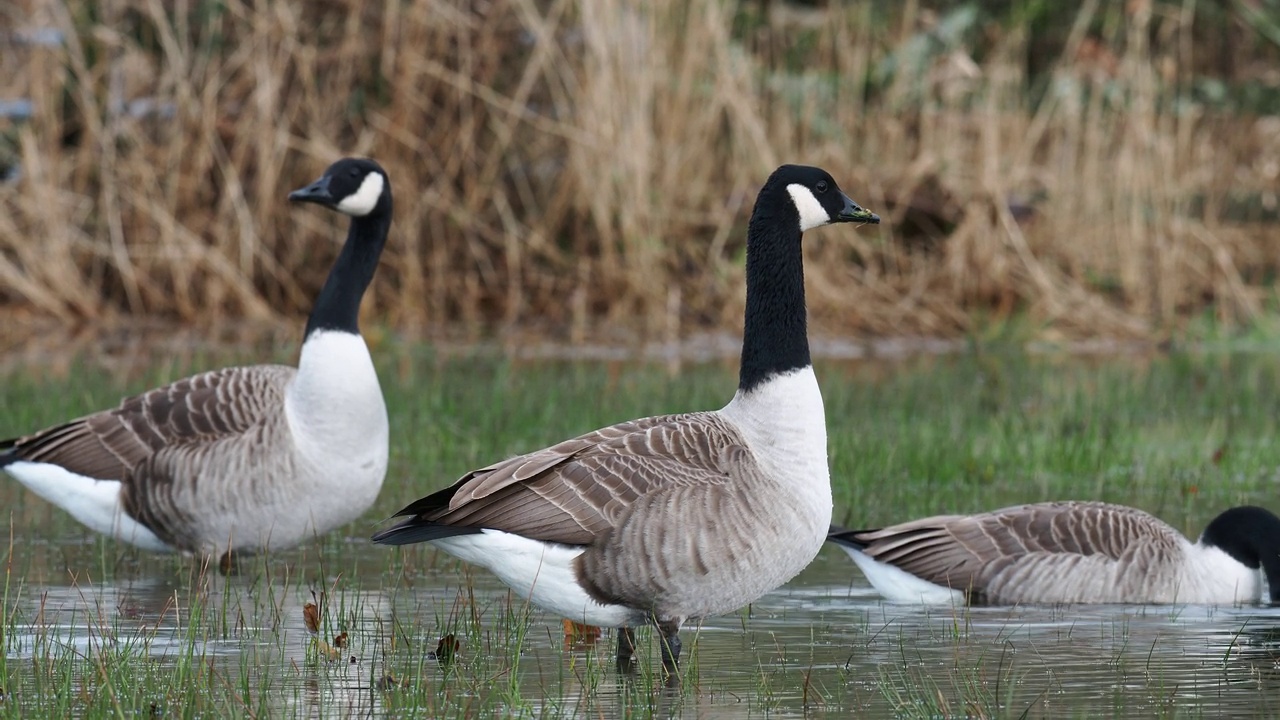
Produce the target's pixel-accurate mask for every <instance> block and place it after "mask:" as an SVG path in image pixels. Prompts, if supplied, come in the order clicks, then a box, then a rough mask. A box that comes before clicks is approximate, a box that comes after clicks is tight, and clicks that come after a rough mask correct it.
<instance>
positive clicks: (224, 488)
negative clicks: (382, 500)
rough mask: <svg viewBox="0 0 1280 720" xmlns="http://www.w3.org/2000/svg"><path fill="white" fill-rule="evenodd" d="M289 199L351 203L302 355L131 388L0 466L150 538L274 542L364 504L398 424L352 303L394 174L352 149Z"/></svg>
mask: <svg viewBox="0 0 1280 720" xmlns="http://www.w3.org/2000/svg"><path fill="white" fill-rule="evenodd" d="M289 199H290V200H291V201H294V202H307V203H316V204H319V205H323V206H325V207H329V208H332V209H334V210H337V211H338V212H340V213H344V214H346V215H349V216H351V227H350V231H349V233H348V235H347V240H346V244H345V245H343V247H342V251H341V253H340V254H339V256H338V259H337V261H336V262H335V263H334V266H333V269H332V270H331V271H330V272H329V277H328V279H327V280H326V281H325V284H324V287H323V289H322V290H321V291H320V295H319V297H318V298H317V299H316V304H315V307H314V309H313V310H312V311H311V316H310V318H309V319H308V321H307V328H306V334H305V336H304V339H303V343H302V352H301V355H300V357H299V359H298V367H297V368H293V367H288V366H283V365H253V366H247V367H231V368H224V369H221V370H214V371H212V372H206V373H202V374H199V375H194V376H192V377H189V378H185V379H183V380H179V381H177V382H174V383H172V384H170V385H166V386H164V387H161V388H157V389H155V390H150V391H148V392H145V393H142V394H140V395H136V396H133V397H129V398H125V399H124V400H122V401H121V402H120V405H119V406H118V407H116V408H114V409H111V410H104V411H102V412H98V413H94V414H92V415H87V416H85V417H82V418H79V419H76V420H72V421H70V422H68V423H65V424H62V425H58V426H55V427H51V428H48V429H45V430H41V431H39V432H36V433H34V434H31V435H28V436H26V437H21V438H17V439H13V440H7V441H4V442H0V468H3V469H4V471H5V472H7V473H8V474H9V475H11V476H12V477H13V478H15V479H16V480H18V481H19V482H21V483H22V484H23V485H25V486H26V487H28V488H30V489H31V490H32V491H33V492H35V493H36V494H37V495H39V496H40V497H42V498H44V499H45V500H48V501H49V502H51V503H53V504H54V505H57V506H58V507H61V508H62V509H63V510H66V511H67V512H68V513H70V514H71V516H72V517H74V518H75V519H76V520H78V521H80V522H81V523H83V524H84V525H85V526H87V527H89V528H90V529H92V530H95V531H97V532H100V533H103V534H106V535H109V536H111V537H113V538H116V539H117V540H121V541H123V542H126V543H130V544H133V545H135V546H137V547H140V548H143V549H145V550H151V551H179V552H183V553H188V554H193V555H201V556H213V557H217V556H223V557H226V556H228V555H229V554H230V553H232V552H235V553H253V552H265V551H270V550H278V549H281V548H286V547H289V546H292V545H296V544H298V543H300V542H302V541H304V540H306V539H308V538H311V537H314V536H317V535H320V534H323V533H326V532H328V531H329V530H332V529H333V528H335V527H338V526H339V525H342V524H344V523H347V522H350V521H352V520H354V519H355V518H356V517H358V516H359V515H360V514H361V513H363V512H364V511H365V510H367V509H368V508H369V506H370V505H372V504H373V501H374V500H375V499H376V498H377V495H378V491H379V489H380V488H381V487H382V480H383V476H384V475H385V474H386V470H387V439H388V429H387V411H386V407H385V405H384V404H383V399H382V390H381V388H380V387H379V385H378V376H377V374H376V373H375V372H374V368H373V361H372V359H371V358H370V357H369V349H368V347H366V345H365V343H364V339H363V338H361V336H360V331H359V329H358V327H357V316H358V314H359V310H360V300H361V298H362V297H363V296H364V292H365V289H366V288H367V287H368V286H369V282H370V281H371V280H372V278H373V274H374V270H376V269H377V267H378V258H379V257H380V256H381V254H382V248H383V245H384V244H385V243H386V240H387V233H388V231H389V230H390V227H391V184H390V181H389V180H388V179H387V174H386V172H385V171H383V169H382V168H381V167H380V166H379V165H378V164H377V163H375V162H373V161H372V160H366V159H355V158H347V159H343V160H339V161H338V162H336V163H334V164H333V165H331V166H330V167H329V168H328V169H327V170H326V171H325V173H324V175H323V176H322V177H321V178H320V179H319V180H316V181H315V182H314V183H312V184H310V185H308V186H306V187H304V188H302V189H300V190H296V191H294V192H293V193H290V195H289Z"/></svg>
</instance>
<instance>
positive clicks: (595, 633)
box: [564, 620, 603, 648]
mask: <svg viewBox="0 0 1280 720" xmlns="http://www.w3.org/2000/svg"><path fill="white" fill-rule="evenodd" d="M602 632H603V631H602V630H601V629H600V628H598V627H596V626H595V625H586V624H584V623H578V622H574V621H572V620H565V621H564V644H565V647H566V648H568V647H571V646H574V645H577V646H582V647H591V646H592V645H595V644H596V640H599V639H600V635H601V634H602Z"/></svg>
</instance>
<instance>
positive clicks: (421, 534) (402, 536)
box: [371, 517, 483, 545]
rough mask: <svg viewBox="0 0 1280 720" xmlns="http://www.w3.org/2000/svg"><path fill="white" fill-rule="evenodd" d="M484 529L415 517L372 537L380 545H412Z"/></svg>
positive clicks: (470, 533)
mask: <svg viewBox="0 0 1280 720" xmlns="http://www.w3.org/2000/svg"><path fill="white" fill-rule="evenodd" d="M482 531H483V530H482V529H481V528H476V527H457V526H454V525H441V524H440V523H434V522H431V521H429V520H423V519H422V518H420V517H414V518H410V519H408V520H404V521H402V522H399V523H396V524H395V525H392V526H391V527H389V528H387V529H385V530H380V531H378V532H376V533H374V534H373V537H372V538H371V539H372V540H373V542H375V543H377V544H378V545H412V544H414V543H423V542H429V541H431V540H440V539H442V538H447V537H454V536H455V535H472V534H475V533H479V532H482Z"/></svg>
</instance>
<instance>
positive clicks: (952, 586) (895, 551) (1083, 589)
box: [829, 502, 1280, 605]
mask: <svg viewBox="0 0 1280 720" xmlns="http://www.w3.org/2000/svg"><path fill="white" fill-rule="evenodd" d="M829 539H830V540H831V541H832V542H835V543H837V544H839V545H840V547H841V548H843V549H844V550H845V552H847V553H848V554H849V556H850V557H851V558H853V561H854V562H855V563H857V565H858V567H859V568H861V570H862V572H863V574H864V575H866V577H867V580H868V581H869V582H870V583H871V585H872V586H873V587H874V588H875V589H876V590H877V591H878V592H879V593H880V594H881V595H883V596H884V597H885V598H887V599H888V600H890V601H893V602H903V603H958V602H964V601H968V602H971V603H974V604H990V605H1013V604H1026V603H1188V604H1200V603H1203V604H1229V603H1231V604H1238V603H1253V602H1257V601H1258V599H1259V597H1260V596H1261V593H1262V585H1261V581H1260V578H1259V574H1260V573H1259V570H1260V569H1261V571H1262V573H1265V574H1266V577H1267V583H1268V585H1269V586H1270V589H1271V602H1280V518H1277V517H1276V516H1275V515H1273V514H1272V513H1271V512H1269V511H1267V510H1264V509H1262V508H1259V507H1236V508H1231V509H1230V510H1227V511H1225V512H1223V513H1222V514H1221V515H1219V516H1218V517H1216V518H1214V519H1213V521H1212V522H1210V523H1209V525H1208V526H1207V527H1205V529H1204V532H1203V533H1202V534H1201V535H1200V539H1199V540H1198V541H1197V542H1195V543H1192V542H1191V541H1189V540H1187V538H1185V537H1183V536H1182V533H1179V532H1178V531H1177V530H1174V529H1173V528H1172V527H1170V526H1169V525H1168V524H1166V523H1164V522H1162V521H1161V520H1160V519H1158V518H1156V517H1154V516H1152V515H1149V514H1147V513H1145V512H1143V511H1141V510H1138V509H1135V508H1131V507H1125V506H1123V505H1110V504H1107V503H1100V502H1051V503H1039V504H1035V505H1019V506H1016V507H1008V508H1004V509H1001V510H995V511H993V512H988V513H982V514H980V515H939V516H937V517H930V518H924V519H923V520H912V521H911V522H906V523H902V524H901V525H894V526H892V527H886V528H884V529H882V530H865V531H856V530H844V529H842V528H838V527H835V526H833V527H832V528H831V535H830V537H829Z"/></svg>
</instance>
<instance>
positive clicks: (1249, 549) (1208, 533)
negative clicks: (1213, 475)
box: [1200, 506, 1280, 603]
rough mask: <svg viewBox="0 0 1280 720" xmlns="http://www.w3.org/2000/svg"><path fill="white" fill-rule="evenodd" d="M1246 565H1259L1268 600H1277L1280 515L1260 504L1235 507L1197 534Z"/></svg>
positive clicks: (1279, 600)
mask: <svg viewBox="0 0 1280 720" xmlns="http://www.w3.org/2000/svg"><path fill="white" fill-rule="evenodd" d="M1200 542H1201V543H1202V544H1204V545H1212V546H1213V547H1216V548H1218V549H1219V550H1221V551H1223V552H1225V553H1226V554H1228V555H1230V556H1231V557H1233V558H1235V559H1236V560H1237V561H1238V562H1240V563H1241V564H1242V565H1244V566H1245V567H1249V568H1253V569H1255V570H1256V569H1257V568H1259V567H1261V568H1262V571H1263V573H1264V574H1265V575H1266V576H1267V585H1268V586H1269V588H1270V591H1271V602H1273V603H1277V602H1280V517H1276V516H1275V515H1274V514H1272V513H1271V511H1269V510H1266V509H1264V508H1260V507H1250V506H1245V507H1236V508H1231V509H1230V510H1227V511H1225V512H1223V513H1222V514H1221V515H1219V516H1218V517H1216V518H1214V519H1213V520H1212V521H1211V522H1210V523H1209V525H1208V527H1206V528H1205V529H1204V533H1203V534H1202V535H1201V536H1200Z"/></svg>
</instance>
